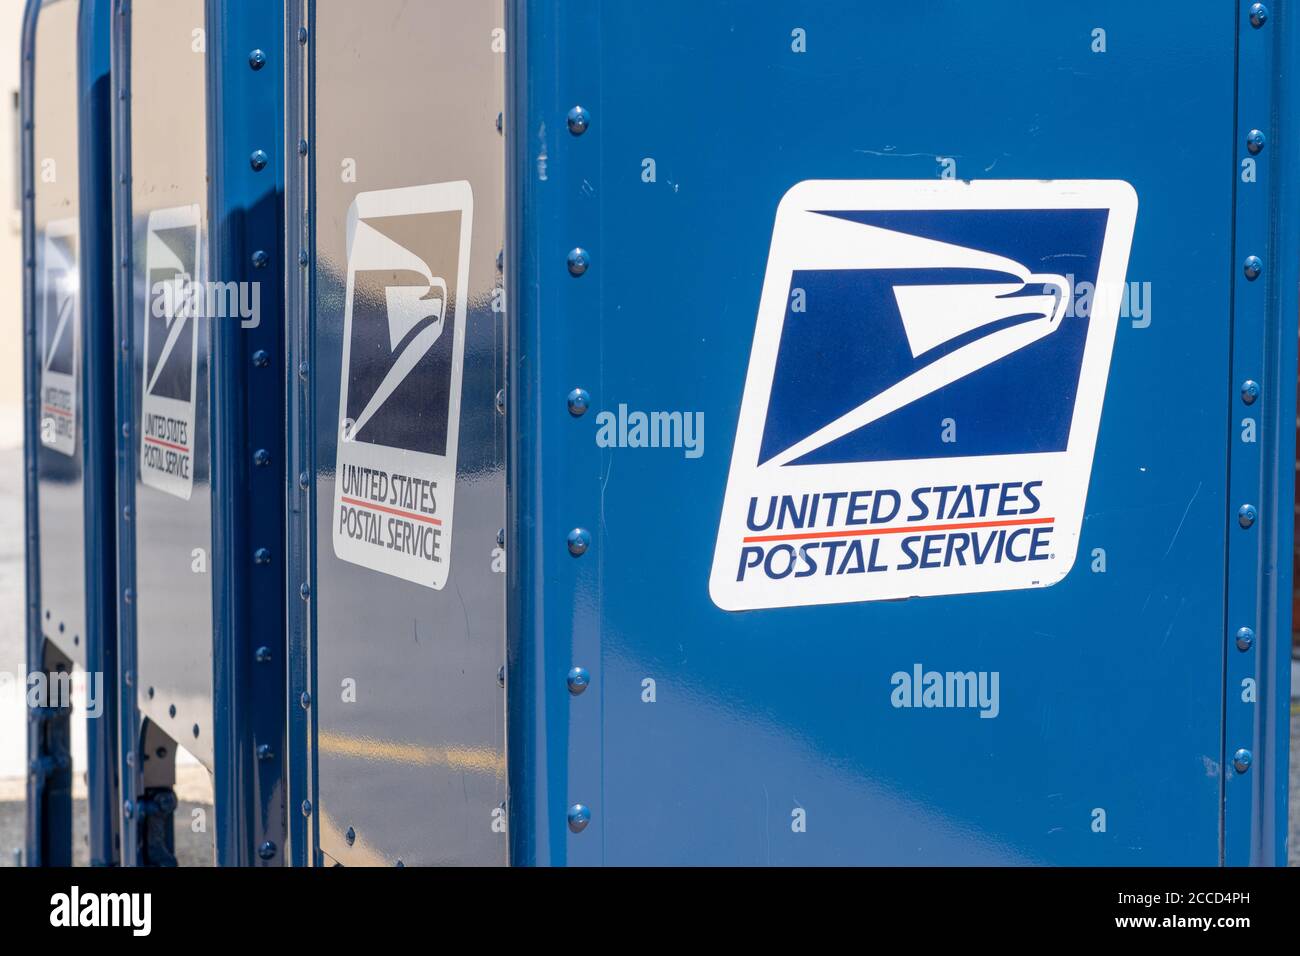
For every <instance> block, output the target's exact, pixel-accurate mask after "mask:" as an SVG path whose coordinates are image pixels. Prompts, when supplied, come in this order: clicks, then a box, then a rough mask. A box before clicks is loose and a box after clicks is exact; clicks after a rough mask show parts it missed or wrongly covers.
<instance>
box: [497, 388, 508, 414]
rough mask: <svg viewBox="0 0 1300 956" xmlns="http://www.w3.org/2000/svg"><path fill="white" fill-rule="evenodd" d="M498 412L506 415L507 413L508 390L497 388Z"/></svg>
mask: <svg viewBox="0 0 1300 956" xmlns="http://www.w3.org/2000/svg"><path fill="white" fill-rule="evenodd" d="M497 413H498V414H500V415H504V414H505V413H506V390H505V389H504V388H500V389H497Z"/></svg>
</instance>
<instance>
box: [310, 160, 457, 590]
mask: <svg viewBox="0 0 1300 956" xmlns="http://www.w3.org/2000/svg"><path fill="white" fill-rule="evenodd" d="M473 218H474V197H473V193H472V191H471V190H470V185H469V183H468V182H453V183H436V184H432V185H427V186H412V187H404V188H400V189H386V190H379V191H374V192H365V193H361V194H359V195H358V196H357V197H356V199H355V200H354V201H353V203H352V207H351V208H350V209H349V211H348V220H347V230H348V232H347V256H348V275H347V291H346V298H345V304H344V313H343V349H342V353H343V366H342V371H341V375H340V384H339V415H338V436H337V438H338V459H337V469H336V473H335V483H334V519H333V538H334V553H335V555H336V556H337V557H339V558H340V559H341V560H344V561H348V562H351V563H353V564H359V565H362V566H364V567H367V568H370V569H371V570H374V571H377V572H379V573H381V574H389V575H392V576H394V577H398V578H403V579H405V580H407V581H411V582H414V583H415V584H419V585H422V586H424V587H429V588H442V587H443V586H444V585H445V584H446V583H447V576H448V573H449V568H450V560H451V532H452V515H453V506H454V503H455V492H456V451H457V441H458V433H459V428H460V394H461V371H462V366H463V363H464V355H465V312H466V299H467V298H468V291H467V290H468V288H469V255H470V231H471V229H470V227H471V223H472V222H473Z"/></svg>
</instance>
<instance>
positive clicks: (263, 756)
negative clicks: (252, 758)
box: [257, 744, 275, 760]
mask: <svg viewBox="0 0 1300 956" xmlns="http://www.w3.org/2000/svg"><path fill="white" fill-rule="evenodd" d="M274 756H275V754H274V753H272V752H271V745H270V744H258V745H257V759H258V760H270V759H271V758H272V757H274Z"/></svg>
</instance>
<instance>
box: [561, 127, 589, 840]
mask: <svg viewBox="0 0 1300 956" xmlns="http://www.w3.org/2000/svg"><path fill="white" fill-rule="evenodd" d="M566 122H567V125H568V127H569V132H570V133H571V134H573V135H574V136H581V135H582V134H583V133H585V132H587V130H588V129H590V128H591V114H590V113H588V112H587V110H586V109H584V108H583V107H582V106H574V107H573V108H572V109H571V110H569V115H568V117H567V120H566ZM566 265H567V266H568V269H569V275H571V276H573V277H574V278H575V279H576V278H580V277H582V276H584V275H586V273H587V270H588V269H590V268H591V254H590V253H589V252H588V251H587V250H586V249H584V248H582V247H581V246H577V247H575V248H573V249H571V250H570V251H569V255H568V258H567V262H566ZM590 405H591V395H589V394H588V393H587V390H586V389H585V388H574V389H573V390H571V391H570V392H569V395H568V407H569V414H570V415H572V416H573V417H574V418H581V417H582V416H583V415H584V414H586V412H587V409H588V408H589V407H590ZM567 543H568V547H569V554H571V555H573V556H574V557H575V558H578V557H581V556H582V555H584V554H586V553H587V549H588V548H590V547H591V533H590V532H588V531H587V529H586V528H574V529H573V530H572V531H570V532H569V535H568V542H567ZM566 684H567V685H568V688H569V694H570V695H571V696H573V697H577V696H579V695H580V694H582V692H583V691H585V690H586V689H587V687H588V686H589V685H590V684H591V674H590V673H589V672H588V670H587V668H585V667H581V666H578V665H576V664H575V665H574V666H573V667H571V668H569V673H568V676H567V679H566ZM567 818H568V824H569V830H570V831H571V832H573V833H581V832H582V831H583V830H585V829H587V824H588V823H590V822H591V810H590V809H588V808H587V806H586V805H585V804H582V803H575V804H573V806H571V807H569V811H568V814H567Z"/></svg>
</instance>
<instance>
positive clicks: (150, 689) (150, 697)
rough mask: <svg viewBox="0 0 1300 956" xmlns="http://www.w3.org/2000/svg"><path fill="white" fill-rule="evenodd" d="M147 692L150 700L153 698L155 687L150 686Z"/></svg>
mask: <svg viewBox="0 0 1300 956" xmlns="http://www.w3.org/2000/svg"><path fill="white" fill-rule="evenodd" d="M145 694H147V695H148V697H149V699H150V700H153V695H154V689H153V688H152V687H150V688H149V689H148V690H146V691H145Z"/></svg>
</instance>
